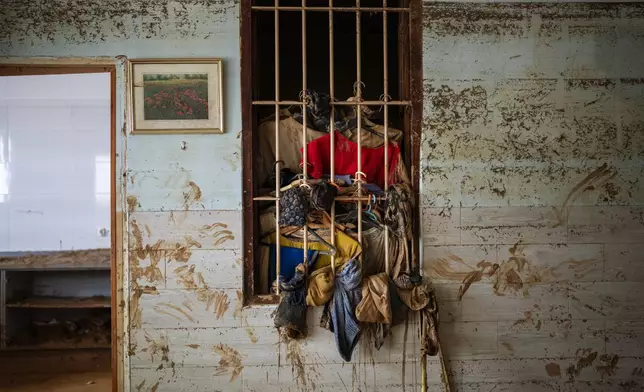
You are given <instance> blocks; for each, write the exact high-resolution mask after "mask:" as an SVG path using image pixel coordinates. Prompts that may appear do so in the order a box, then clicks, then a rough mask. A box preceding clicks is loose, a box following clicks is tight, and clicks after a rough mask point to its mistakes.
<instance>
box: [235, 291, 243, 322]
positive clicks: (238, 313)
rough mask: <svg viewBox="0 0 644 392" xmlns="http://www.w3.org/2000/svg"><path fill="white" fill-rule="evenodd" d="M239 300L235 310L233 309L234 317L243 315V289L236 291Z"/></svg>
mask: <svg viewBox="0 0 644 392" xmlns="http://www.w3.org/2000/svg"><path fill="white" fill-rule="evenodd" d="M235 295H236V296H237V302H236V303H235V310H234V311H233V318H237V317H241V316H242V311H243V309H244V293H242V291H241V290H237V291H236V292H235Z"/></svg>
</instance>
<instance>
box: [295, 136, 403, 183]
mask: <svg viewBox="0 0 644 392" xmlns="http://www.w3.org/2000/svg"><path fill="white" fill-rule="evenodd" d="M334 135H335V155H334V162H335V172H336V174H339V175H343V174H349V175H354V174H355V173H356V172H357V171H358V160H357V157H358V145H357V144H356V143H354V142H352V141H351V140H349V139H347V138H346V137H344V136H342V134H341V133H339V132H337V131H335V132H334ZM306 148H307V162H308V164H309V174H310V176H311V177H313V178H322V177H323V176H324V174H325V173H329V172H330V168H331V135H330V134H326V135H324V136H322V137H320V138H317V139H315V140H313V141H312V142H310V143H309V144H307V147H306ZM388 155H389V156H388V157H387V160H388V162H389V183H390V184H395V183H397V178H396V170H395V169H396V167H397V165H398V161H399V159H400V148H399V147H398V146H397V145H396V144H394V143H389V149H388ZM384 158H385V147H384V145H383V146H382V147H378V148H364V147H363V148H362V172H363V173H365V175H366V177H367V178H366V181H367V182H371V183H374V184H376V185H378V186H379V187H381V188H384V183H385V165H384Z"/></svg>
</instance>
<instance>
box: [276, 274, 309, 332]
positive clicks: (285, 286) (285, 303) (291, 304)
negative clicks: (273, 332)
mask: <svg viewBox="0 0 644 392" xmlns="http://www.w3.org/2000/svg"><path fill="white" fill-rule="evenodd" d="M305 283H306V274H305V268H304V265H302V264H300V265H298V266H297V268H296V269H295V275H294V276H293V278H291V279H290V280H289V281H282V280H280V281H279V285H280V296H281V298H280V304H279V305H278V306H277V311H276V312H275V319H274V323H275V327H277V328H280V329H281V330H282V332H284V333H285V335H286V336H288V337H289V338H291V339H301V338H304V337H306V333H307V329H306V299H305V295H306V294H305V291H306V285H305Z"/></svg>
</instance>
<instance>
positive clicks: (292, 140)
mask: <svg viewBox="0 0 644 392" xmlns="http://www.w3.org/2000/svg"><path fill="white" fill-rule="evenodd" d="M277 126H279V138H278V139H279V146H280V156H279V159H280V160H281V161H282V162H284V163H283V164H282V168H288V169H290V170H292V171H293V172H295V173H296V174H297V173H302V168H301V167H300V161H301V160H302V153H301V149H302V124H300V123H298V122H297V121H295V119H293V117H291V115H290V114H289V113H288V112H287V111H284V112H283V115H282V116H281V117H280V119H279V123H276V122H275V120H274V119H272V120H267V121H264V122H262V123H261V124H259V126H258V127H257V139H258V140H257V146H258V151H257V161H256V162H255V166H254V169H255V171H256V173H255V174H254V175H255V176H256V178H257V179H258V180H259V181H261V182H262V183H263V182H266V181H267V177H269V175H270V173H271V172H272V171H274V170H275V161H276V160H277V159H276V157H275V128H276V127H277ZM325 134H326V133H325V132H319V131H316V130H315V129H311V128H308V129H307V131H306V142H307V143H308V142H311V141H312V140H315V139H317V138H319V137H321V136H324V135H325ZM268 182H270V181H268ZM274 187H275V181H273V182H272V183H271V185H270V186H269V188H271V189H272V188H274Z"/></svg>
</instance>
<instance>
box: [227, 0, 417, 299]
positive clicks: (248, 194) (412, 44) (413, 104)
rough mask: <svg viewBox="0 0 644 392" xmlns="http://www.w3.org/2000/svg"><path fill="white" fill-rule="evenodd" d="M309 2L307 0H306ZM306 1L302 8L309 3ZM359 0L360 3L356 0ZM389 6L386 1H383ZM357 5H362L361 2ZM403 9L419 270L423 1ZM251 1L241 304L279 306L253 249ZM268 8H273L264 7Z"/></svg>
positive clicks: (407, 2)
mask: <svg viewBox="0 0 644 392" xmlns="http://www.w3.org/2000/svg"><path fill="white" fill-rule="evenodd" d="M304 1H305V0H304ZM304 1H303V4H305V2H304ZM358 1H359V0H358ZM385 4H386V3H385ZM358 6H359V2H358ZM401 6H402V7H408V8H409V11H408V16H409V17H408V18H407V17H400V25H399V34H398V43H399V52H398V56H399V60H398V66H399V75H400V76H401V77H400V93H401V97H402V99H404V100H407V101H410V105H409V106H407V108H406V110H405V115H404V130H405V136H404V138H405V139H404V143H405V149H406V151H409V153H408V154H406V156H405V158H406V162H405V163H406V164H407V167H408V168H409V176H410V179H411V183H412V188H413V198H414V214H413V222H412V228H413V233H414V236H413V241H412V244H411V264H412V269H418V268H419V265H420V264H419V255H420V238H421V236H420V230H421V227H420V213H419V211H420V209H419V186H420V167H419V166H420V140H421V132H422V109H423V107H422V106H423V73H422V1H421V0H402V3H401ZM252 7H253V0H242V1H241V10H240V41H241V42H240V47H241V104H242V132H241V136H242V137H241V139H242V177H243V178H242V189H243V197H242V199H243V200H242V203H243V204H242V208H243V220H242V223H243V240H242V244H243V245H242V246H243V248H242V249H243V253H244V272H243V280H244V282H243V303H244V306H251V305H270V304H277V303H279V297H278V296H277V295H274V294H266V295H262V294H257V293H255V276H254V275H255V249H256V246H257V241H258V238H257V235H256V233H258V232H259V227H258V225H257V221H258V220H257V219H256V218H255V214H256V208H255V204H256V201H255V200H254V197H255V194H254V192H255V187H254V181H255V179H254V169H253V164H254V157H255V156H256V155H257V151H258V141H257V133H256V132H254V130H255V129H256V126H257V123H256V120H255V115H254V105H253V96H254V88H255V86H256V83H254V81H253V79H254V77H255V75H254V69H255V66H256V64H255V61H256V59H257V57H256V54H255V53H253V50H254V49H253V48H254V45H253V38H254V37H255V36H256V34H255V33H256V32H255V24H254V23H253V17H252V16H253V9H252ZM266 8H269V7H266Z"/></svg>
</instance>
